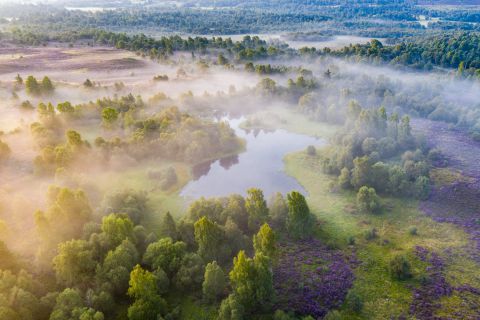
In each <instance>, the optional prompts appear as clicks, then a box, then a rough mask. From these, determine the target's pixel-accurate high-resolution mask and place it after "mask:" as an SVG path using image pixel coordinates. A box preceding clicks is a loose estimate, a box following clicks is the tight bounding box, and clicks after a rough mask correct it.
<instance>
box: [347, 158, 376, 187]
mask: <svg viewBox="0 0 480 320" xmlns="http://www.w3.org/2000/svg"><path fill="white" fill-rule="evenodd" d="M370 167H371V166H370V159H369V158H368V157H367V156H363V157H359V158H355V159H354V160H353V169H352V179H351V183H352V185H353V187H354V188H355V189H358V188H360V187H361V186H365V185H368V184H369V181H370Z"/></svg>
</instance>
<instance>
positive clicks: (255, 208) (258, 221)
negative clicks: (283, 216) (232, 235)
mask: <svg viewBox="0 0 480 320" xmlns="http://www.w3.org/2000/svg"><path fill="white" fill-rule="evenodd" d="M245 208H246V209H247V213H248V228H249V230H250V231H251V232H256V231H257V230H258V228H260V226H261V225H262V224H264V223H265V222H267V220H268V207H267V202H266V201H265V199H264V197H263V191H262V190H260V189H257V188H252V189H249V190H247V198H246V199H245Z"/></svg>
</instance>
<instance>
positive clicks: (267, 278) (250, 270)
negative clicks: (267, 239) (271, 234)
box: [229, 250, 273, 313]
mask: <svg viewBox="0 0 480 320" xmlns="http://www.w3.org/2000/svg"><path fill="white" fill-rule="evenodd" d="M229 277H230V284H231V286H232V288H233V291H234V294H235V297H236V298H237V299H238V302H239V303H240V304H241V305H242V306H243V308H244V310H245V312H246V313H250V312H252V311H253V310H255V309H266V308H268V306H269V303H270V300H271V298H272V296H273V281H272V271H271V262H270V259H269V258H268V257H266V256H264V255H263V254H261V253H259V254H256V255H255V257H254V258H253V259H251V258H248V257H247V256H246V255H245V252H244V251H243V250H242V251H240V252H239V253H238V255H237V257H236V258H234V259H233V269H232V271H230V274H229Z"/></svg>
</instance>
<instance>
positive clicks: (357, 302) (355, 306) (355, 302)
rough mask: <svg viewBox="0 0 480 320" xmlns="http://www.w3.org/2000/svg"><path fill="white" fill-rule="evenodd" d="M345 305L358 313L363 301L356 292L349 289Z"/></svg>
mask: <svg viewBox="0 0 480 320" xmlns="http://www.w3.org/2000/svg"><path fill="white" fill-rule="evenodd" d="M347 307H348V308H349V309H350V310H352V311H353V312H355V313H359V312H360V311H362V309H363V301H362V299H361V298H360V296H359V295H358V294H356V293H355V292H353V291H350V292H349V293H348V294H347Z"/></svg>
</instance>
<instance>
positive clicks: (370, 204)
mask: <svg viewBox="0 0 480 320" xmlns="http://www.w3.org/2000/svg"><path fill="white" fill-rule="evenodd" d="M357 205H358V207H359V209H360V210H361V211H363V212H366V213H377V212H378V211H379V210H380V199H379V198H378V196H377V193H376V192H375V189H374V188H369V187H366V186H363V187H361V188H360V189H359V190H358V192H357Z"/></svg>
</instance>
